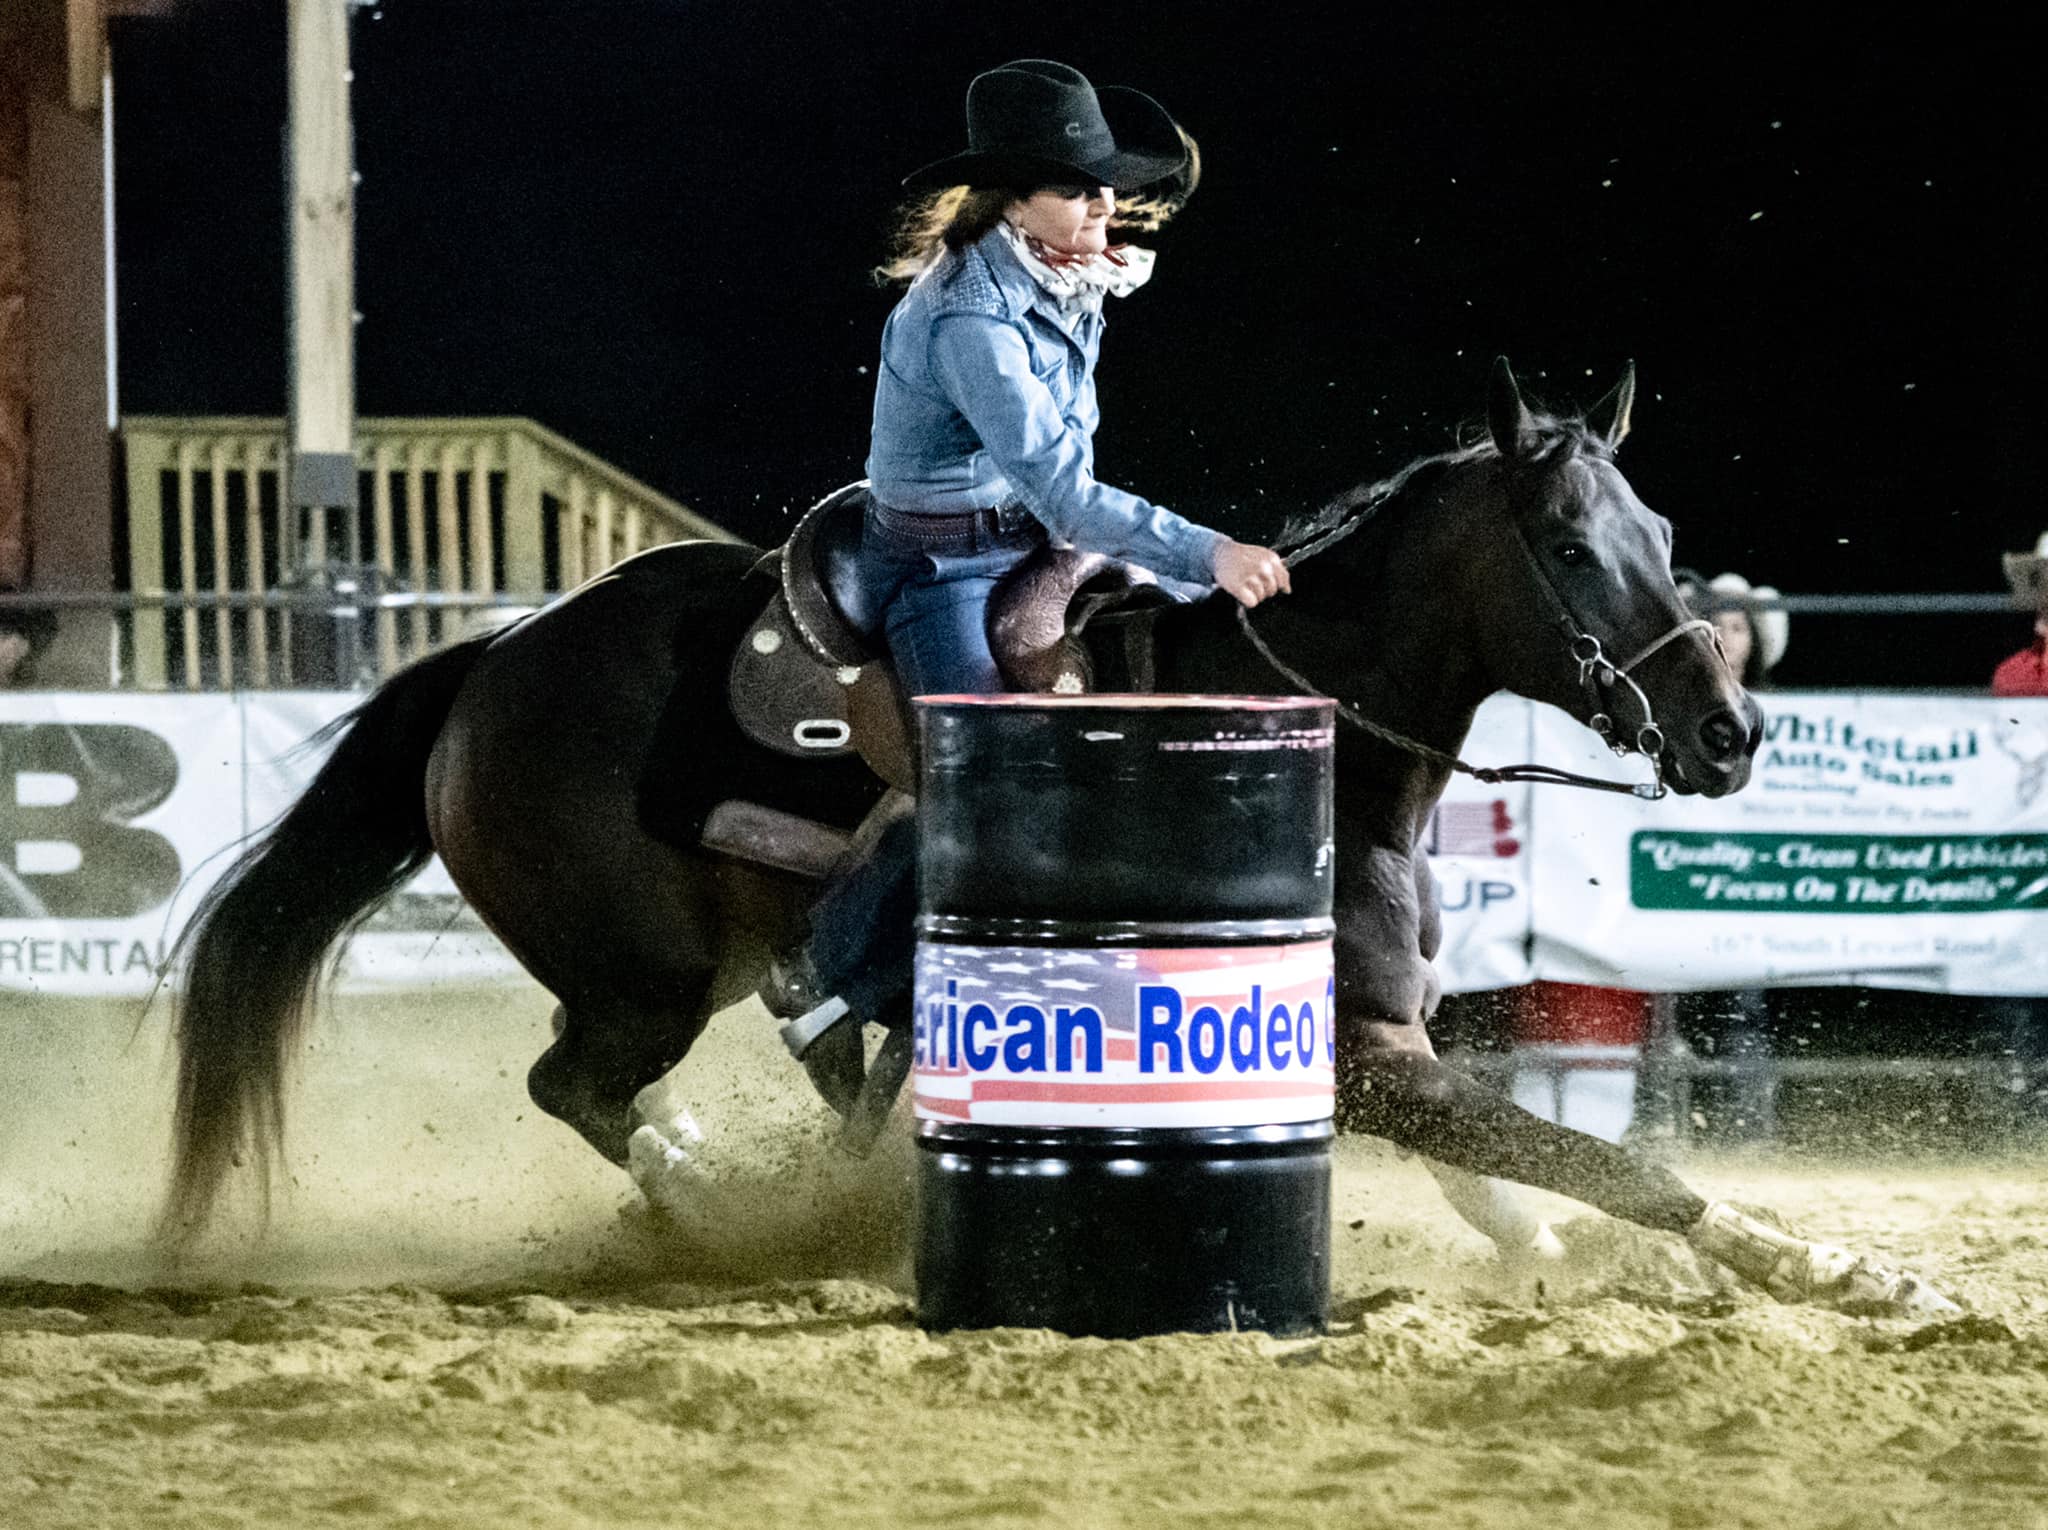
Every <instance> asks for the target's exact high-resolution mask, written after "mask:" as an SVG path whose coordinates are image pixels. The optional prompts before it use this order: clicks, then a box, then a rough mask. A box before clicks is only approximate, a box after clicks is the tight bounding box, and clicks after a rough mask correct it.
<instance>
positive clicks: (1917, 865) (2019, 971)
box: [1530, 692, 2048, 994]
mask: <svg viewBox="0 0 2048 1530" xmlns="http://www.w3.org/2000/svg"><path fill="white" fill-rule="evenodd" d="M1758 699H1759V700H1760V701H1761V702H1762V703H1763V705H1764V709H1765V714H1766V724H1765V739H1764V744H1763V747H1762V748H1761V749H1760V750H1759V751H1758V753H1757V757H1756V765H1755V771H1754V774H1753V775H1752V777H1751V779H1750V784H1749V785H1748V787H1747V788H1745V789H1744V790H1743V791H1741V792H1739V793H1737V794H1736V795H1735V796H1732V797H1724V798H1721V799H1720V800H1718V801H1713V802H1709V801H1705V800H1703V799H1701V798H1698V797H1678V796H1671V797H1667V798H1665V799H1664V800H1663V801H1662V802H1641V801H1637V800H1635V799H1632V798H1628V797H1606V796H1594V795H1592V794H1590V793H1584V792H1574V791H1565V790H1561V789H1558V788H1552V787H1542V788H1538V789H1537V791H1536V793H1535V802H1534V804H1533V805H1532V808H1531V813H1532V821H1531V826H1530V827H1531V836H1530V837H1531V840H1532V842H1533V844H1534V846H1535V855H1534V860H1533V865H1534V869H1535V876H1534V883H1533V892H1534V906H1535V918H1534V921H1533V931H1534V936H1535V967H1536V971H1537V975H1538V976H1540V977H1545V978H1554V979H1559V980H1562V981H1566V982H1584V983H1603V984H1612V985H1614V986H1617V987H1623V988H1637V989H1646V990H1651V991H1668V990H1679V989H1700V988H1750V987H1767V986H1772V985H1777V984H1786V983H1857V984H1863V985H1866V986H1870V987H1881V988H1916V989H1929V990H1936V991H1943V992H1950V993H1974V994H2048V791H2044V790H2043V785H2044V770H2048V701H2040V700H2024V701H2011V700H1995V699H1993V698H1991V697H1988V696H1987V697H1975V696H1940V695H1921V696H1908V695H1891V696H1886V695H1850V694H1841V693H1825V692H1815V693H1796V694H1795V693H1785V692H1779V693H1771V694H1767V695H1764V696H1761V697H1759V698H1758ZM1531 711H1532V713H1533V714H1534V716H1535V720H1536V728H1535V737H1536V751H1537V752H1536V756H1535V757H1536V758H1538V759H1541V760H1543V761H1545V762H1546V763H1555V764H1559V765H1562V766H1564V767H1565V768H1566V769H1568V770H1585V771H1592V770H1602V771H1604V772H1607V773H1610V774H1614V773H1621V772H1626V771H1628V770H1630V769H1632V768H1633V769H1635V770H1638V771H1639V770H1640V769H1641V766H1640V762H1627V761H1618V760H1615V759H1614V758H1612V757H1611V756H1610V755H1608V754H1607V753H1606V751H1605V749H1604V748H1603V747H1602V746H1601V745H1600V744H1599V742H1598V741H1597V740H1596V739H1594V737H1593V736H1592V735H1591V734H1590V733H1588V732H1587V731H1586V730H1585V729H1584V728H1582V727H1580V726H1579V725H1578V724H1577V723H1575V722H1572V721H1571V720H1570V719H1569V718H1567V717H1565V716H1564V715H1563V714H1562V713H1559V712H1555V711H1552V710H1551V709H1550V708H1547V707H1533V708H1531Z"/></svg>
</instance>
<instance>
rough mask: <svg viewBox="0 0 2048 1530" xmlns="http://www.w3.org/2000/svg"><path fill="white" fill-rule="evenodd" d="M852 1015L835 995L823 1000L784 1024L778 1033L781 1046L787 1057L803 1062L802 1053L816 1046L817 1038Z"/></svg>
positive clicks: (843, 1002)
mask: <svg viewBox="0 0 2048 1530" xmlns="http://www.w3.org/2000/svg"><path fill="white" fill-rule="evenodd" d="M852 1013H853V1011H852V1010H851V1009H849V1008H848V1007H847V1003H846V1001H845V1000H844V999H842V998H840V997H839V995H838V994H836V993H835V994H834V995H832V997H831V998H829V999H827V1000H825V1002H824V1003H822V1004H819V1005H816V1006H814V1007H813V1008H811V1009H808V1010H806V1011H805V1012H804V1013H803V1014H801V1015H798V1016H797V1017H796V1018H795V1019H794V1020H791V1021H788V1022H787V1023H786V1024H784V1025H783V1027H782V1030H781V1032H780V1033H779V1034H780V1035H781V1037H782V1044H783V1045H784V1046H786V1047H788V1048H789V1055H790V1056H791V1057H794V1058H795V1059H796V1060H797V1061H798V1062H802V1061H803V1060H804V1053H806V1052H808V1051H810V1049H811V1048H812V1047H814V1046H816V1045H817V1044H818V1038H819V1037H821V1036H823V1035H824V1034H825V1033H826V1032H827V1031H829V1030H831V1029H832V1027H833V1026H835V1025H837V1024H839V1023H840V1022H841V1021H842V1020H845V1019H846V1018H847V1017H848V1016H850V1015H851V1014H852Z"/></svg>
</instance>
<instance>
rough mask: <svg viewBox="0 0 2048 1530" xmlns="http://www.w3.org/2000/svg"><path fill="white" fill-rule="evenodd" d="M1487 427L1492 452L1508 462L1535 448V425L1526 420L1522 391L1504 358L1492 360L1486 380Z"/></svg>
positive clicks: (1526, 412)
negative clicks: (1516, 384)
mask: <svg viewBox="0 0 2048 1530" xmlns="http://www.w3.org/2000/svg"><path fill="white" fill-rule="evenodd" d="M1486 428H1487V430H1488V432H1489V433H1490V434H1491V435H1492V436H1493V446H1494V450H1495V451H1497V452H1499V453H1500V454H1501V456H1502V457H1503V458H1504V459H1506V460H1508V461H1514V460H1515V459H1516V458H1519V457H1526V456H1528V455H1529V454H1530V453H1531V452H1533V451H1534V450H1535V449H1536V422H1535V421H1534V420H1533V419H1531V418H1530V417H1529V410H1528V407H1527V406H1526V405H1525V404H1523V402H1522V390H1521V389H1520V388H1518V387H1516V386H1515V369H1514V368H1513V367H1511V366H1509V365H1508V359H1507V357H1505V356H1496V357H1494V358H1493V373H1492V375H1491V376H1489V377H1488V378H1487V380H1486Z"/></svg>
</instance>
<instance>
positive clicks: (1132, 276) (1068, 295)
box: [996, 219, 1158, 315]
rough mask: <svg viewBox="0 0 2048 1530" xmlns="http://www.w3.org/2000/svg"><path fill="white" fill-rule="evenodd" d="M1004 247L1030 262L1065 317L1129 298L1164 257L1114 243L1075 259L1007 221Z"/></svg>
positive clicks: (1029, 266)
mask: <svg viewBox="0 0 2048 1530" xmlns="http://www.w3.org/2000/svg"><path fill="white" fill-rule="evenodd" d="M996 227H997V228H998V229H999V230H1001V232H1002V236H1003V241H1004V243H1006V244H1008V245H1009V247H1010V248H1011V250H1012V251H1014V252H1015V253H1016V256H1017V259H1018V260H1020V261H1022V262H1023V263H1024V269H1025V270H1026V271H1029V272H1030V273H1031V278H1032V280H1033V281H1035V282H1037V283H1038V285H1039V286H1041V287H1043V288H1044V289H1045V290H1046V292H1047V294H1048V295H1050V296H1051V297H1052V299H1053V301H1054V302H1055V303H1057V304H1058V305H1059V310H1060V312H1061V313H1062V314H1067V315H1072V314H1076V313H1100V312H1102V299H1103V297H1104V296H1105V295H1107V296H1109V297H1126V296H1128V295H1129V294H1131V293H1133V292H1135V291H1137V290H1138V289H1139V288H1140V287H1142V286H1144V285H1145V283H1146V282H1148V281H1150V280H1151V279H1152V265H1153V262H1154V261H1155V260H1157V259H1158V256H1157V255H1156V254H1155V253H1154V252H1153V251H1151V250H1141V249H1139V248H1138V247H1137V246H1136V245H1134V244H1113V245H1111V246H1110V247H1109V248H1108V249H1107V250H1105V251H1104V252H1103V253H1102V254H1100V255H1069V254H1067V253H1065V252H1064V251H1061V250H1054V249H1049V248H1047V247H1046V246H1045V245H1043V244H1041V243H1040V242H1039V241H1038V240H1036V239H1034V238H1032V237H1031V236H1030V235H1029V234H1027V233H1025V232H1024V231H1023V230H1022V229H1020V228H1018V227H1017V226H1016V225H1015V224H1013V223H1011V222H1009V221H1008V220H1007V219H1005V220H1004V221H1002V222H1000V223H998V224H997V225H996Z"/></svg>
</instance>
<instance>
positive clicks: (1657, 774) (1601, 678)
mask: <svg viewBox="0 0 2048 1530" xmlns="http://www.w3.org/2000/svg"><path fill="white" fill-rule="evenodd" d="M1407 479H1408V474H1406V473H1403V474H1401V475H1399V476H1398V477H1396V478H1394V479H1392V480H1390V481H1388V482H1387V483H1385V484H1381V485H1376V486H1375V489H1376V492H1374V493H1372V494H1371V495H1369V496H1368V498H1367V499H1366V501H1365V502H1364V508H1363V509H1362V510H1360V512H1359V513H1358V514H1356V515H1354V516H1352V517H1351V518H1350V519H1348V520H1346V521H1344V522H1342V523H1341V524H1339V525H1338V526H1336V527H1334V528H1332V529H1331V530H1329V531H1326V532H1323V533H1322V534H1320V535H1318V536H1316V537H1314V538H1313V539H1311V540H1310V541H1308V542H1306V543H1304V544H1302V545H1301V546H1300V547H1297V548H1295V549H1294V550H1293V551H1292V552H1289V553H1287V554H1286V555H1285V556H1284V558H1283V559H1282V561H1283V562H1285V563H1286V565H1287V566H1288V567H1289V568H1292V567H1294V565H1295V564H1297V563H1300V562H1302V561H1303V560H1305V559H1308V558H1312V557H1314V556H1315V555H1316V554H1317V553H1319V552H1322V551H1324V550H1326V549H1327V548H1329V547H1331V546H1333V545H1335V544H1336V543H1338V542H1341V541H1342V540H1343V539H1344V538H1346V537H1348V536H1350V535H1351V534H1352V533H1353V532H1355V531H1356V530H1358V528H1359V527H1361V526H1363V525H1364V524H1365V523H1366V522H1367V521H1369V520H1371V519H1372V518H1373V517H1374V516H1375V515H1377V514H1378V513H1379V511H1380V509H1381V507H1382V506H1384V505H1385V504H1386V503H1387V502H1388V501H1389V500H1391V499H1392V498H1393V497H1394V495H1395V494H1396V493H1397V492H1398V491H1399V490H1400V489H1401V488H1402V487H1403V486H1404V485H1405V484H1406V482H1407ZM1515 541H1516V543H1517V545H1518V546H1519V547H1520V548H1521V550H1522V557H1523V559H1524V560H1525V561H1526V562H1527V563H1528V564H1529V568H1530V571H1531V572H1532V573H1534V574H1535V575H1536V583H1537V586H1538V587H1539V588H1540V589H1541V590H1542V591H1543V594H1544V597H1545V599H1546V601H1547V602H1548V604H1549V606H1550V608H1551V614H1552V616H1553V617H1554V618H1555V620H1556V621H1557V622H1558V624H1559V625H1560V626H1561V627H1562V628H1563V629H1564V632H1565V638H1566V642H1567V645H1568V648H1569V651H1570V653H1571V656H1572V662H1573V663H1575V664H1577V665H1578V667H1579V685H1580V688H1581V689H1582V690H1583V691H1584V692H1585V693H1586V699H1587V702H1588V705H1589V706H1590V707H1591V708H1592V714H1593V715H1592V717H1591V719H1590V722H1589V724H1588V725H1589V726H1590V727H1591V728H1592V729H1593V731H1594V732H1595V733H1597V734H1599V735H1600V737H1601V738H1602V739H1604V740H1606V743H1607V747H1608V748H1610V749H1612V750H1613V751H1614V752H1615V753H1616V754H1617V755H1623V754H1628V753H1630V752H1631V751H1634V752H1636V753H1639V754H1641V755H1642V756H1643V757H1644V758H1645V759H1647V760H1648V761H1649V762H1650V772H1651V776H1652V779H1651V780H1650V781H1647V782H1635V783H1631V782H1627V781H1609V780H1605V779H1602V778H1601V777H1599V776H1583V775H1580V774H1578V773H1577V772H1575V771H1569V770H1560V769H1559V768H1558V767H1556V766H1554V765H1537V764H1533V763H1532V764H1526V765H1473V764H1470V763H1468V762H1467V761H1465V760H1462V759H1460V758H1459V757H1458V756H1457V755H1455V754H1451V753H1449V752H1448V751H1446V750H1442V749H1438V748H1436V747H1434V746H1433V745H1430V744H1425V743H1423V742H1422V741H1421V740H1420V739H1413V738H1410V737H1408V736H1407V735H1406V734H1405V733H1399V732H1396V731H1395V730H1394V729H1392V728H1389V727H1386V726H1384V725H1383V724H1380V723H1376V722H1374V721H1373V720H1372V719H1371V718H1370V717H1367V716H1366V715H1365V714H1364V713H1363V712H1361V711H1359V710H1358V708H1356V707H1354V706H1352V705H1351V704H1350V703H1349V702H1347V701H1343V700H1341V699H1339V698H1338V697H1335V696H1332V695H1330V694H1329V693H1328V692H1327V691H1325V690H1323V689H1322V688H1321V687H1319V686H1318V685H1316V684H1315V682H1314V681H1312V680H1310V679H1309V678H1308V677H1307V676H1306V675H1304V674H1302V672H1301V671H1300V670H1298V669H1296V668H1294V667H1293V666H1292V665H1291V664H1289V663H1288V662H1287V661H1286V660H1284V659H1282V658H1281V657H1280V656H1279V655H1278V654H1277V653H1275V652H1274V651H1273V648H1272V645H1271V644H1269V643H1268V642H1267V641H1266V640H1265V638H1264V637H1262V636H1260V634H1259V631H1258V629H1257V628H1256V627H1254V626H1253V625H1252V615H1251V610H1250V608H1249V607H1247V606H1239V607H1238V608H1237V625H1238V628H1239V630H1240V631H1242V632H1243V633H1244V636H1245V640H1246V641H1247V642H1249V643H1250V644H1251V645H1252V647H1253V648H1254V649H1255V650H1256V651H1257V652H1258V655H1259V657H1260V658H1262V659H1264V660H1265V661H1266V663H1267V664H1269V665H1271V666H1272V668H1273V669H1274V670H1276V671H1277V672H1278V673H1279V674H1280V676H1281V677H1282V678H1283V679H1285V680H1286V681H1287V682H1288V683H1289V684H1290V685H1294V686H1297V687H1299V688H1300V689H1301V690H1302V691H1305V692H1306V693H1307V694H1309V695H1311V696H1316V697H1320V698H1321V699H1322V700H1324V701H1332V702H1335V703H1336V706H1337V715H1338V716H1339V717H1341V718H1343V719H1344V721H1346V722H1348V723H1350V724H1351V725H1352V726H1353V727H1354V728H1357V729H1358V730H1359V731H1360V732H1362V733H1364V734H1365V735H1366V736H1367V737H1369V738H1374V739H1377V740H1379V741H1380V742H1381V743H1383V744H1387V745H1390V746H1392V747H1393V748H1395V749H1399V750H1402V751H1403V752H1404V753H1407V754H1411V755H1414V756H1415V757H1416V758H1417V759H1421V760H1426V761H1428V762H1429V763H1430V764H1432V765H1435V766H1438V767H1439V768H1441V769H1446V770H1452V771H1456V772H1458V773H1459V774H1461V775H1467V776H1470V777H1472V779H1473V780H1475V781H1483V782H1486V783H1488V784H1489V785H1492V784H1497V783H1502V782H1510V781H1528V782H1531V783H1533V784H1535V785H1539V786H1577V787H1582V788H1584V789H1585V790H1587V791H1596V792H1619V793H1622V794H1624V795H1626V796H1630V797H1639V798H1641V799H1642V800H1643V801H1645V802H1656V801H1658V800H1659V799H1661V798H1663V797H1664V796H1665V795H1667V794H1668V793H1669V791H1670V788H1669V787H1667V786H1666V785H1665V784H1664V761H1663V751H1664V730H1663V729H1661V728H1659V727H1658V726H1657V718H1656V714H1655V712H1654V711H1653V709H1652V708H1651V706H1650V698H1649V697H1648V696H1647V695H1645V694H1644V692H1643V688H1642V686H1640V685H1639V684H1637V683H1636V680H1635V678H1634V676H1633V674H1632V673H1631V671H1633V670H1634V669H1635V668H1636V667H1637V666H1638V665H1640V664H1641V663H1642V662H1643V661H1644V660H1646V659H1648V658H1649V657H1650V656H1651V655H1652V654H1654V653H1657V652H1658V651H1660V650H1661V649H1663V648H1664V647H1665V646H1666V645H1667V644H1669V643H1672V642H1675V641H1676V640H1677V639H1679V638H1681V637H1684V636H1685V635H1686V634H1688V633H1691V632H1704V633H1706V634H1707V635H1708V637H1709V639H1712V638H1713V636H1714V624H1713V623H1712V622H1710V621H1706V620H1705V619H1703V618H1694V619H1693V620H1690V621H1683V622H1679V623H1678V624H1677V625H1676V626H1674V627H1672V628H1671V630H1670V631H1668V632H1666V633H1665V634H1664V635H1663V636H1661V637H1659V638H1657V639H1656V640H1655V641H1654V642H1652V643H1650V644H1649V645H1648V646H1647V647H1645V648H1644V649H1643V650H1642V651H1641V652H1639V653H1637V654H1636V655H1635V656H1634V657H1633V658H1631V659H1630V660H1629V661H1628V662H1627V663H1625V664H1615V663H1613V662H1612V661H1611V660H1609V659H1608V657H1607V655H1606V651H1605V650H1604V649H1603V648H1602V647H1601V644H1600V639H1598V638H1597V637H1595V636H1593V634H1592V633H1590V632H1588V631H1586V630H1585V628H1583V627H1581V626H1580V625H1579V624H1578V623H1577V622H1576V621H1574V620H1573V619H1572V615H1571V610H1570V608H1569V607H1567V606H1566V605H1565V603H1564V597H1563V596H1562V595H1560V594H1559V593H1558V589H1557V586H1556V584H1554V583H1553V582H1552V580H1551V578H1550V573H1549V571H1548V570H1547V569H1545V568H1544V567H1543V565H1542V563H1541V562H1540V561H1539V560H1538V559H1537V557H1536V554H1535V551H1534V549H1532V548H1531V547H1530V546H1529V539H1528V535H1527V533H1525V532H1523V531H1522V529H1521V524H1520V522H1517V523H1516V525H1515ZM1617 682H1618V683H1620V684H1623V685H1626V686H1627V687H1628V688H1629V690H1630V692H1631V693H1632V694H1633V695H1634V696H1635V700H1636V705H1637V706H1638V707H1639V708H1640V709H1641V711H1642V718H1643V722H1642V726H1641V727H1639V728H1638V729H1637V730H1636V736H1635V738H1634V739H1633V740H1632V741H1624V740H1619V739H1617V738H1616V737H1615V734H1614V719H1613V717H1612V716H1611V715H1609V713H1608V712H1607V711H1606V710H1605V695H1604V692H1605V691H1607V690H1612V689H1613V688H1614V686H1615V685H1616V683H1617Z"/></svg>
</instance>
